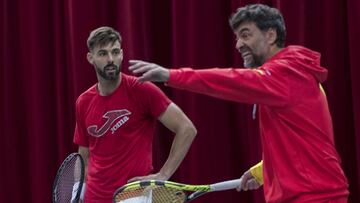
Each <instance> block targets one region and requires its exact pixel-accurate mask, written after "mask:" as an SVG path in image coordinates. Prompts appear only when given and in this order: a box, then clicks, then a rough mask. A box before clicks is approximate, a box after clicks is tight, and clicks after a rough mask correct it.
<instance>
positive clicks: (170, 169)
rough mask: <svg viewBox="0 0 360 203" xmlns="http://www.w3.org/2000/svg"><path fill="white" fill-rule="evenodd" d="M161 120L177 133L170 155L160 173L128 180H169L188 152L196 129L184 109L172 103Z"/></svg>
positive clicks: (161, 116)
mask: <svg viewBox="0 0 360 203" xmlns="http://www.w3.org/2000/svg"><path fill="white" fill-rule="evenodd" d="M159 121H160V122H161V123H162V124H164V125H165V127H167V128H168V129H169V130H171V131H172V132H174V133H175V137H174V141H173V143H172V146H171V149H170V153H169V156H168V158H167V160H166V162H165V164H164V165H163V167H162V168H161V169H160V171H159V172H158V173H155V174H150V175H148V176H141V177H134V178H132V179H130V180H129V181H128V182H132V181H137V180H151V179H153V180H168V179H169V178H170V177H171V176H172V175H173V173H174V172H175V171H176V169H177V168H178V167H179V165H180V163H181V162H182V160H183V159H184V157H185V155H186V153H187V152H188V150H189V148H190V145H191V143H192V141H193V140H194V138H195V135H196V129H195V127H194V125H193V124H192V122H191V121H190V119H189V118H188V117H187V116H186V115H185V114H184V113H183V111H182V110H181V109H180V108H179V107H178V106H176V105H175V104H174V103H171V104H170V105H169V106H168V108H167V109H166V110H165V112H164V113H163V114H162V115H160V117H159Z"/></svg>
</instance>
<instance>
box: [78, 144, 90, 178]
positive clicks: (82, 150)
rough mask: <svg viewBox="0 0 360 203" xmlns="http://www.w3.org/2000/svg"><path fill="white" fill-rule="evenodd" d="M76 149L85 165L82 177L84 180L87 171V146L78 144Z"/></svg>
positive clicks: (88, 153)
mask: <svg viewBox="0 0 360 203" xmlns="http://www.w3.org/2000/svg"><path fill="white" fill-rule="evenodd" d="M78 151H79V154H80V155H81V157H82V158H83V159H84V165H85V174H84V177H85V181H86V178H87V171H88V162H89V155H90V152H89V148H87V147H82V146H79V150H78Z"/></svg>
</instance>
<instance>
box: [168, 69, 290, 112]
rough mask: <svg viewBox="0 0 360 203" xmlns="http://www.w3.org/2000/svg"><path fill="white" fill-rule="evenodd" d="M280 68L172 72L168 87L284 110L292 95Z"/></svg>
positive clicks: (176, 70)
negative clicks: (282, 108)
mask: <svg viewBox="0 0 360 203" xmlns="http://www.w3.org/2000/svg"><path fill="white" fill-rule="evenodd" d="M281 69H282V67H276V68H274V67H273V68H272V70H270V68H262V67H261V68H258V69H234V68H211V69H199V70H194V69H191V68H180V69H171V70H170V79H169V81H168V83H167V85H169V86H171V87H175V88H179V89H185V90H188V91H192V92H196V93H201V94H206V95H209V96H213V97H217V98H221V99H226V100H231V101H236V102H243V103H249V104H254V103H256V104H265V105H273V106H279V107H281V106H284V105H286V104H287V101H288V100H287V99H288V96H289V86H288V83H287V81H288V78H287V77H286V71H282V70H281Z"/></svg>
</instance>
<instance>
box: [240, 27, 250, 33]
mask: <svg viewBox="0 0 360 203" xmlns="http://www.w3.org/2000/svg"><path fill="white" fill-rule="evenodd" d="M245 31H250V29H249V28H247V27H244V28H241V30H240V31H239V33H242V32H245Z"/></svg>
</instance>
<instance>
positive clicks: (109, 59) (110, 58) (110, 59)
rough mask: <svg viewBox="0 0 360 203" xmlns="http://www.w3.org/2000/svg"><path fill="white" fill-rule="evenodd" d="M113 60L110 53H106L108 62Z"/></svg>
mask: <svg viewBox="0 0 360 203" xmlns="http://www.w3.org/2000/svg"><path fill="white" fill-rule="evenodd" d="M113 61H114V59H113V56H112V54H111V53H109V54H108V63H112V62H113Z"/></svg>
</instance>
